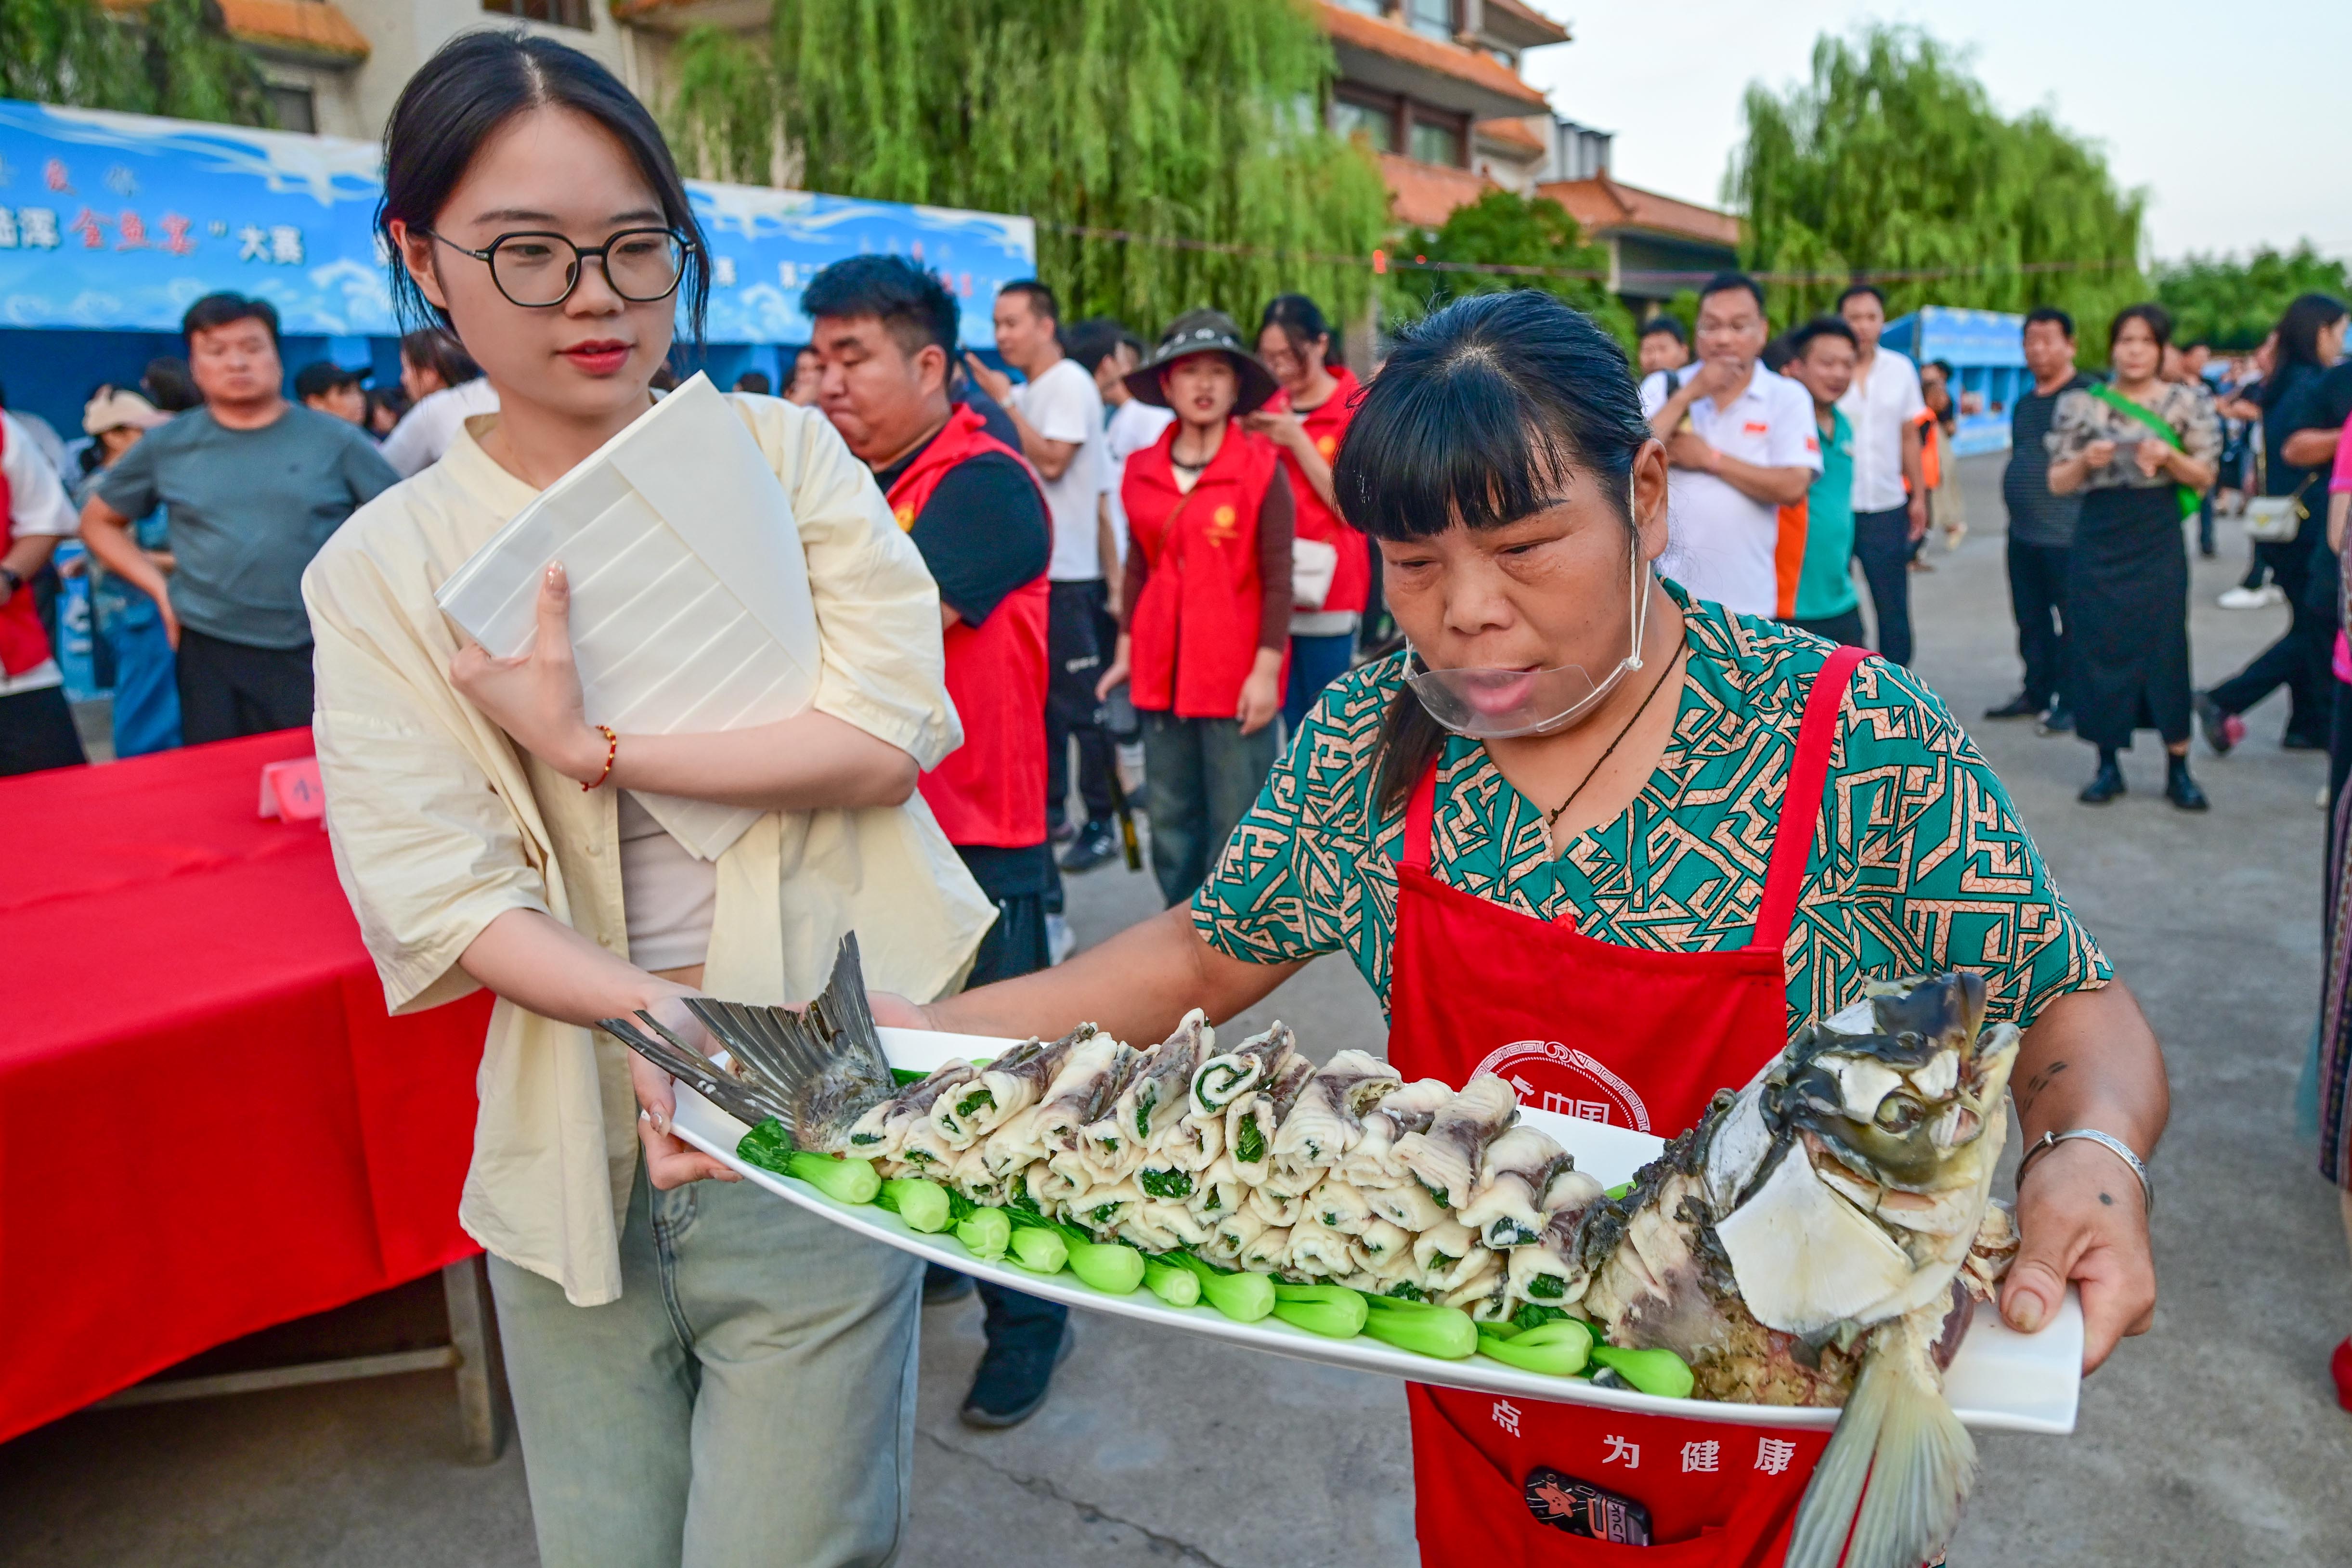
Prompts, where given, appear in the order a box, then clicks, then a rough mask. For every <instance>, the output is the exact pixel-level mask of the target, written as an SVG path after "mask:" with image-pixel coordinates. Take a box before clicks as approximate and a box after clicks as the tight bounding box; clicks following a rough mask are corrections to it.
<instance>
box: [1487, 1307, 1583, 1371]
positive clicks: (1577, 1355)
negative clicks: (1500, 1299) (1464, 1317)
mask: <svg viewBox="0 0 2352 1568" xmlns="http://www.w3.org/2000/svg"><path fill="white" fill-rule="evenodd" d="M1502 1331H1507V1332H1502ZM1478 1350H1479V1354H1482V1355H1486V1356H1488V1357H1490V1358H1492V1359H1493V1360H1496V1361H1499V1362H1501V1363H1502V1364H1504V1365H1506V1366H1516V1367H1517V1368H1518V1369H1519V1370H1520V1371H1521V1372H1538V1373H1543V1374H1546V1375H1549V1376H1553V1377H1573V1376H1575V1375H1577V1374H1578V1373H1580V1372H1582V1371H1583V1370H1584V1365H1585V1362H1586V1360H1587V1359H1588V1358H1589V1357H1590V1356H1591V1354H1592V1330H1591V1328H1589V1327H1587V1326H1586V1325H1585V1324H1584V1323H1582V1322H1579V1321H1578V1320H1577V1319H1575V1318H1568V1317H1563V1318H1558V1319H1555V1320H1553V1321H1552V1322H1545V1323H1538V1324H1537V1325H1536V1326H1535V1327H1533V1328H1528V1329H1518V1328H1512V1327H1510V1325H1507V1324H1496V1323H1480V1324H1479V1325H1478Z"/></svg>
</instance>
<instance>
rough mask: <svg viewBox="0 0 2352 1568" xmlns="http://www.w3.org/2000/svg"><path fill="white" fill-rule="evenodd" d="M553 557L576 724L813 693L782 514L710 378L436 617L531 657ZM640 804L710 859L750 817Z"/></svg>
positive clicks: (718, 718)
mask: <svg viewBox="0 0 2352 1568" xmlns="http://www.w3.org/2000/svg"><path fill="white" fill-rule="evenodd" d="M558 560H560V561H562V563H563V568H564V571H565V573H566V574H567V576H568V577H569V578H570V579H571V582H572V650H573V653H574V655H575V657H576V659H577V661H578V664H579V666H580V685H581V692H582V695H583V699H584V702H585V706H586V710H587V716H588V720H589V722H590V723H592V724H605V725H610V726H612V727H613V728H614V729H615V730H620V731H624V732H634V733H636V734H653V735H670V734H681V733H689V732H698V731H705V730H718V729H741V728H747V727H751V726H752V725H760V724H772V723H773V722H775V721H776V720H778V719H784V718H790V717H791V716H793V715H794V714H797V713H799V712H801V711H803V709H805V708H806V707H807V706H808V705H809V703H810V702H811V700H812V699H814V696H815V695H816V684H817V673H818V657H819V654H818V646H817V626H816V611H815V607H814V604H813V603H812V602H811V601H810V598H809V586H808V566H807V562H806V561H805V560H804V559H803V557H802V554H801V544H800V529H799V526H798V524H797V523H796V522H795V521H794V519H793V509H792V502H791V500H790V498H789V497H786V496H785V494H784V487H783V486H782V484H780V483H779V482H778V481H777V478H776V475H775V471H774V470H773V469H772V467H770V466H769V464H768V460H767V457H766V455H764V454H762V453H761V450H760V445H759V443H758V442H757V441H755V440H753V439H752V436H751V431H750V430H749V429H747V428H746V427H745V426H744V423H743V421H742V417H741V416H740V414H739V413H737V412H736V410H735V407H734V405H733V404H732V403H730V402H729V401H728V400H727V399H726V397H724V396H723V395H721V394H720V392H719V391H718V389H717V388H715V387H713V386H712V385H711V384H710V381H709V377H707V376H703V375H697V376H695V377H694V379H693V380H691V381H689V382H687V383H686V384H685V385H684V386H681V387H679V388H678V389H677V391H676V392H671V393H670V394H669V395H668V396H667V397H665V398H663V399H662V400H661V401H660V402H657V403H656V404H655V405H654V406H653V408H651V409H650V410H648V411H647V412H646V413H645V414H644V415H642V416H641V417H640V418H638V419H637V420H636V421H635V423H632V424H631V425H630V426H629V427H628V428H627V429H626V430H625V431H623V432H621V434H618V435H616V436H614V438H613V439H612V440H611V441H608V442H606V443H605V444H604V446H603V447H602V448H601V449H600V450H598V451H597V452H596V453H595V455H593V456H591V457H590V458H589V459H588V460H587V461H586V462H584V463H583V464H581V465H580V466H578V467H577V468H574V469H573V470H572V472H571V473H569V474H566V475H565V476H563V477H562V478H561V479H559V480H557V481H556V482H555V483H554V484H553V485H551V486H548V488H547V489H546V490H545V491H543V492H541V495H540V497H539V498H538V499H537V500H535V501H533V502H532V503H531V504H530V506H528V507H524V508H523V509H522V510H521V511H520V512H519V513H517V514H516V515H515V517H514V519H513V520H512V521H511V522H509V523H508V524H507V526H506V527H505V528H501V529H500V530H499V533H498V535H497V536H496V537H495V538H492V539H491V540H490V542H489V543H488V544H486V545H484V546H483V547H482V548H481V549H479V550H477V551H476V552H475V553H474V555H473V557H472V558H471V559H468V560H467V562H466V563H465V564H464V565H463V566H461V567H459V568H458V569H457V571H455V572H454V573H452V574H451V575H450V578H449V580H448V581H447V582H446V583H444V584H443V585H442V588H441V591H440V593H439V594H438V595H437V596H436V597H437V600H438V602H439V603H440V606H441V608H442V610H443V611H444V612H446V614H447V615H448V616H449V618H450V619H451V620H453V621H455V622H457V624H458V625H460V626H462V627H463V628H465V630H466V631H467V633H468V634H469V635H471V636H472V637H473V638H474V639H475V640H476V641H477V642H478V643H481V644H482V646H483V647H484V648H486V649H488V651H489V652H491V653H497V654H499V655H501V656H505V657H511V656H513V655H515V654H517V653H521V652H522V651H523V650H524V649H526V648H527V647H529V646H530V641H531V637H532V635H533V632H534V628H535V625H536V617H537V614H538V601H539V598H538V596H539V587H540V581H541V578H542V577H543V576H544V574H545V572H546V570H547V568H548V565H549V564H550V563H551V562H553V561H558ZM637 799H638V800H640V801H642V802H643V803H644V805H645V807H646V810H648V811H650V812H651V813H652V814H653V816H654V819H655V821H658V822H660V823H661V825H662V827H663V828H664V829H666V830H667V831H668V832H669V834H670V836H671V837H673V838H675V839H677V841H679V842H680V843H682V844H684V845H685V846H686V847H687V848H688V849H689V850H691V851H693V852H694V853H696V854H698V855H699V856H701V857H702V858H703V859H705V860H716V859H718V858H719V855H721V854H722V853H724V852H726V850H727V848H728V846H729V845H730V844H732V843H733V842H734V841H736V840H737V839H739V838H740V837H741V836H742V834H743V832H744V831H745V830H746V829H748V828H749V827H751V824H752V823H753V822H754V821H758V820H759V813H758V812H756V811H751V810H739V809H737V808H734V807H730V806H720V805H713V804H711V803H709V802H707V801H698V800H678V799H677V798H675V797H672V796H667V795H651V794H645V793H637Z"/></svg>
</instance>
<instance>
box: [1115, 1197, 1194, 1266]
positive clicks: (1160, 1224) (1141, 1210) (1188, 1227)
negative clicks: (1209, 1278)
mask: <svg viewBox="0 0 2352 1568" xmlns="http://www.w3.org/2000/svg"><path fill="white" fill-rule="evenodd" d="M1118 1233H1119V1235H1120V1236H1122V1237H1124V1238H1126V1239H1128V1240H1129V1241H1132V1242H1134V1243H1135V1244H1136V1245H1137V1246H1139V1247H1140V1248H1142V1249H1144V1250H1145V1251H1147V1252H1169V1251H1172V1250H1174V1249H1177V1248H1179V1247H1199V1246H1201V1245H1202V1244H1203V1243H1205V1242H1206V1241H1207V1240H1208V1239H1209V1238H1210V1236H1211V1234H1212V1231H1211V1229H1210V1228H1209V1227H1208V1226H1207V1225H1205V1224H1203V1223H1202V1221H1201V1220H1199V1219H1198V1218H1194V1216H1193V1214H1192V1210H1190V1209H1188V1208H1186V1207H1184V1206H1183V1205H1182V1204H1181V1203H1178V1202H1177V1201H1175V1200H1174V1199H1172V1198H1165V1197H1154V1198H1148V1199H1146V1200H1145V1201H1144V1202H1142V1203H1139V1204H1137V1205H1135V1206H1134V1207H1131V1208H1129V1210H1128V1212H1127V1217H1126V1218H1124V1219H1123V1220H1121V1221H1120V1222H1119V1228H1118Z"/></svg>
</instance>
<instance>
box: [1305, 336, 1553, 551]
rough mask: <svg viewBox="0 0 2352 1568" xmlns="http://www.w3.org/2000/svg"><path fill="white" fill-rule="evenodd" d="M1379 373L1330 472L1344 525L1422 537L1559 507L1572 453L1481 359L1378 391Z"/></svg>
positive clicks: (1387, 535)
mask: <svg viewBox="0 0 2352 1568" xmlns="http://www.w3.org/2000/svg"><path fill="white" fill-rule="evenodd" d="M1386 380H1387V378H1386V377H1382V378H1381V379H1377V380H1375V381H1374V382H1372V390H1371V391H1370V392H1369V393H1368V394H1367V395H1366V397H1365V400H1364V403H1363V406H1362V407H1361V409H1360V410H1359V411H1358V413H1357V414H1356V418H1355V421H1354V423H1352V424H1350V425H1349V429H1348V434H1347V438H1346V440H1345V442H1344V443H1343V444H1342V445H1341V447H1340V450H1339V465H1338V468H1337V470H1336V472H1335V473H1334V474H1333V476H1332V478H1333V488H1334V490H1335V491H1336V492H1337V493H1338V494H1337V498H1338V500H1339V511H1340V514H1341V515H1342V516H1343V517H1346V518H1347V520H1348V522H1349V525H1350V526H1351V527H1353V528H1357V529H1359V530H1360V531H1361V532H1363V533H1366V534H1369V535H1370V536H1371V537H1372V538H1381V539H1399V540H1401V539H1421V538H1431V537H1433V536H1434V535H1437V534H1442V533H1444V532H1445V531H1446V529H1448V528H1452V527H1453V526H1454V524H1456V523H1461V524H1463V525H1465V527H1468V528H1499V527H1501V526H1502V525H1503V524H1505V523H1510V522H1516V521H1517V520H1518V519H1519V518H1521V517H1528V516H1530V515H1532V514H1534V513H1536V512H1539V511H1542V510H1544V509H1545V508H1546V507H1551V506H1554V505H1557V504H1558V502H1559V497H1560V494H1561V492H1562V490H1563V489H1564V488H1565V481H1566V479H1567V477H1568V475H1569V472H1570V468H1571V466H1572V465H1573V459H1574V456H1575V454H1574V453H1573V452H1572V451H1571V450H1570V446H1569V444H1568V443H1567V442H1565V441H1564V440H1562V439H1561V438H1560V437H1559V435H1558V434H1557V433H1555V432H1554V431H1552V430H1551V429H1550V428H1549V426H1550V425H1551V423H1553V422H1552V421H1549V420H1547V419H1546V418H1545V417H1544V412H1545V411H1544V410H1542V409H1541V408H1539V407H1538V406H1536V405H1535V403H1534V402H1533V401H1532V400H1530V399H1529V398H1528V396H1527V395H1526V393H1525V392H1524V391H1523V390H1522V389H1521V388H1520V387H1518V386H1517V385H1515V384H1514V383H1513V382H1512V381H1511V379H1510V378H1508V377H1507V376H1505V375H1504V374H1502V373H1501V372H1500V371H1499V370H1498V369H1497V368H1496V366H1495V365H1493V364H1492V363H1491V362H1490V361H1486V360H1485V359H1484V357H1483V356H1472V357H1465V360H1463V361H1457V363H1456V364H1455V365H1454V366H1453V367H1450V371H1449V372H1447V373H1441V374H1438V375H1434V376H1418V377H1411V378H1403V377H1400V378H1398V379H1397V380H1396V381H1395V382H1390V383H1389V384H1388V386H1387V387H1385V388H1384V387H1383V385H1382V382H1384V381H1386ZM1383 390H1385V391H1387V392H1389V394H1390V395H1388V396H1386V397H1383V396H1381V392H1382V391H1383Z"/></svg>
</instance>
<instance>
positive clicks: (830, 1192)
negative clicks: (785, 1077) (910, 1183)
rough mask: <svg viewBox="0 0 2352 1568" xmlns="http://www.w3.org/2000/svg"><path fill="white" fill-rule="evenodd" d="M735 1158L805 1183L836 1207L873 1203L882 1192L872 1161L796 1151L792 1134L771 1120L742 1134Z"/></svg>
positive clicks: (736, 1147)
mask: <svg viewBox="0 0 2352 1568" xmlns="http://www.w3.org/2000/svg"><path fill="white" fill-rule="evenodd" d="M735 1157H736V1158H737V1159H740V1160H741V1161H742V1162H743V1163H744V1164H746V1165H752V1166H759V1167H760V1168H761V1170H763V1171H773V1172H775V1173H776V1174H777V1175H778V1176H791V1177H792V1178H793V1179H794V1180H795V1181H804V1182H806V1183H808V1184H809V1186H813V1187H814V1188H816V1189H817V1191H819V1192H821V1193H823V1194H824V1196H825V1197H829V1198H831V1199H833V1200H834V1201H835V1203H872V1202H873V1201H874V1199H875V1197H876V1195H877V1194H878V1193H880V1192H881V1190H882V1177H881V1176H879V1175H878V1174H877V1172H876V1171H875V1169H874V1162H873V1161H872V1160H855V1159H845V1158H843V1157H842V1156H841V1155H813V1154H810V1153H808V1152H807V1151H806V1150H804V1149H796V1148H794V1147H793V1138H792V1134H789V1133H787V1132H785V1131H784V1124H782V1122H779V1121H777V1120H776V1119H775V1118H774V1117H773V1116H771V1117H769V1118H768V1119H767V1120H766V1121H764V1122H762V1123H761V1124H759V1125H758V1126H756V1127H754V1128H752V1129H751V1131H750V1132H748V1133H746V1134H743V1137H742V1140H741V1141H740V1143H738V1144H737V1145H735Z"/></svg>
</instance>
